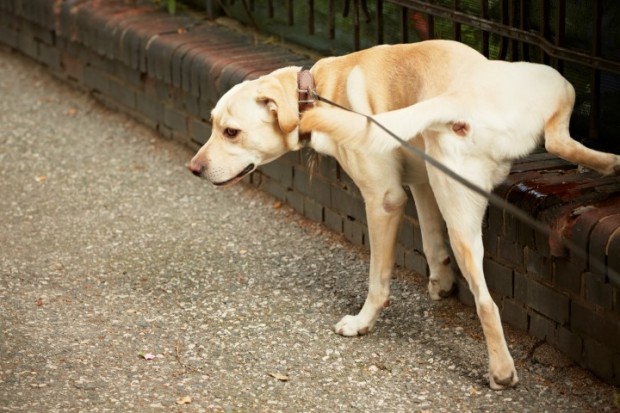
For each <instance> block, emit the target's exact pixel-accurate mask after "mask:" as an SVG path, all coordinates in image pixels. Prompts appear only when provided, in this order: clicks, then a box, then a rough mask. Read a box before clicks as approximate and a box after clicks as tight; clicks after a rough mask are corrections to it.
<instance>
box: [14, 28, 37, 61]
mask: <svg viewBox="0 0 620 413" xmlns="http://www.w3.org/2000/svg"><path fill="white" fill-rule="evenodd" d="M17 48H18V49H19V50H20V51H21V52H22V53H24V54H25V55H26V56H28V57H30V58H32V59H34V60H37V59H38V57H39V43H38V42H37V41H36V40H34V39H33V38H32V36H30V35H29V34H27V33H22V32H20V33H19V34H18V36H17Z"/></svg>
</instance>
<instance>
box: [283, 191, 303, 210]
mask: <svg viewBox="0 0 620 413" xmlns="http://www.w3.org/2000/svg"><path fill="white" fill-rule="evenodd" d="M286 203H287V204H289V205H290V206H291V207H292V208H293V209H294V210H295V211H297V213H299V214H300V215H303V213H304V197H303V195H301V194H299V193H297V192H295V191H287V192H286Z"/></svg>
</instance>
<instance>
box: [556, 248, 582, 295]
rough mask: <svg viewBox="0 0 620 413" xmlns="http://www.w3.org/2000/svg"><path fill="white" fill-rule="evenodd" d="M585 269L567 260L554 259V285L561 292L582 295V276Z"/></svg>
mask: <svg viewBox="0 0 620 413" xmlns="http://www.w3.org/2000/svg"><path fill="white" fill-rule="evenodd" d="M584 270H585V269H584V268H583V267H582V266H581V265H575V263H573V262H572V261H570V260H568V259H565V258H555V257H554V258H553V284H554V285H555V286H556V287H558V288H559V289H560V290H564V291H568V292H570V293H573V294H577V295H581V288H582V282H581V275H582V273H583V271H584Z"/></svg>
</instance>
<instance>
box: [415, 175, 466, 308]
mask: <svg viewBox="0 0 620 413" xmlns="http://www.w3.org/2000/svg"><path fill="white" fill-rule="evenodd" d="M410 188H411V193H412V194H413V199H414V201H415V206H416V210H417V211H418V221H419V223H420V230H421V232H422V245H423V248H424V255H425V256H426V261H427V263H428V267H429V269H430V276H429V281H428V292H429V293H430V296H431V298H432V299H433V300H439V299H441V298H444V297H447V296H448V295H450V294H451V293H452V291H453V290H454V285H455V284H454V282H455V279H454V272H453V271H452V267H451V266H450V254H449V253H448V249H447V246H446V239H445V236H444V225H443V220H442V218H441V212H440V211H439V207H438V206H437V201H436V200H435V195H434V194H433V190H432V189H431V187H430V185H429V184H428V183H424V184H416V185H410Z"/></svg>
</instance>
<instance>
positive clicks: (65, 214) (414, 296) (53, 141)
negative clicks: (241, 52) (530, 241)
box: [0, 49, 620, 412]
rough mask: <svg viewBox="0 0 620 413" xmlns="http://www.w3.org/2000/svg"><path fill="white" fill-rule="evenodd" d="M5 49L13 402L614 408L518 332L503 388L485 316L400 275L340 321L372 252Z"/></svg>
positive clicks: (8, 375) (89, 406) (611, 395)
mask: <svg viewBox="0 0 620 413" xmlns="http://www.w3.org/2000/svg"><path fill="white" fill-rule="evenodd" d="M191 156H192V153H191V152H190V151H189V150H187V149H186V148H183V147H180V146H179V145H178V144H175V143H173V142H169V141H166V140H164V139H162V138H160V137H159V136H157V135H156V134H155V133H154V132H153V131H151V130H150V129H148V128H146V127H144V126H142V125H140V124H138V123H136V122H135V121H134V120H132V119H130V118H128V117H126V116H125V115H123V114H120V113H115V112H112V111H110V110H108V109H106V108H104V107H103V106H101V105H100V104H98V103H97V102H95V101H94V100H92V99H91V98H90V97H89V96H88V95H86V94H84V93H83V92H80V91H77V90H74V89H72V88H71V87H70V86H69V85H66V84H64V83H62V82H60V81H57V80H56V79H54V78H53V77H51V76H50V75H49V74H48V73H47V72H46V70H45V69H44V68H42V67H40V66H38V65H37V64H35V63H33V62H31V61H29V60H27V59H25V58H23V57H21V56H19V55H16V54H13V53H10V52H8V51H6V50H3V49H0V177H1V179H0V228H2V229H1V231H0V411H3V412H4V411H8V412H12V411H18V412H78V411H84V412H104V411H106V412H159V411H162V412H170V411H180V412H220V411H225V412H238V411H239V412H263V411H264V412H277V411H283V412H338V411H342V412H357V411H360V412H442V411H446V412H456V411H458V412H467V411H472V412H481V411H493V412H496V411H511V412H522V411H531V412H543V411H549V412H569V411H572V412H574V411H579V412H588V411H589V412H603V411H615V409H616V406H617V404H616V403H617V399H619V398H620V397H618V392H617V391H616V389H614V388H613V387H611V386H608V385H605V384H603V383H601V382H599V381H598V380H597V379H596V378H594V377H593V376H592V375H590V374H589V373H587V372H585V371H583V370H581V369H580V368H578V367H576V366H574V365H571V364H570V363H569V362H568V361H566V360H565V359H564V358H563V357H562V356H560V355H559V354H557V353H556V352H555V351H553V349H551V348H550V347H549V346H547V345H546V344H541V343H538V342H537V341H536V340H535V339H532V338H530V337H527V336H525V335H523V334H521V333H519V332H516V331H514V330H511V329H507V338H508V341H509V343H510V346H511V351H512V353H513V355H514V357H515V359H516V362H517V368H518V370H519V375H520V378H521V383H520V384H519V385H518V386H517V387H516V388H515V389H511V390H504V391H500V392H495V391H492V390H490V389H489V388H488V386H487V381H486V380H485V378H484V374H485V371H486V365H487V360H486V351H485V346H484V343H483V340H482V335H481V329H480V327H479V324H478V321H477V318H476V316H475V312H474V311H473V310H472V309H471V308H468V307H465V306H463V305H462V304H461V303H459V302H458V301H457V300H456V299H454V298H449V299H446V300H444V301H442V302H439V303H435V302H432V301H431V300H430V299H429V298H428V296H427V293H426V286H425V280H424V279H423V277H421V276H419V275H416V274H411V273H409V272H404V271H400V270H399V271H396V276H395V278H396V280H395V282H394V288H393V294H392V299H391V302H392V305H391V307H390V308H388V309H387V310H386V311H385V313H384V314H383V316H382V317H381V319H380V321H379V322H378V325H377V328H376V329H375V331H374V332H372V333H371V334H369V335H367V336H364V337H361V338H353V339H351V338H343V337H339V336H338V335H336V334H334V333H333V332H332V326H333V324H334V323H335V322H337V321H338V320H339V319H340V317H342V316H343V315H345V314H347V313H353V312H355V311H357V310H358V309H359V308H360V307H361V305H362V303H363V301H364V297H365V293H366V282H367V281H366V271H367V268H368V254H367V253H366V252H365V251H363V250H361V249H359V248H355V247H352V246H351V245H349V244H347V242H346V241H345V240H344V239H342V238H341V237H340V236H337V235H334V234H332V233H330V232H328V231H326V230H325V229H323V228H322V227H320V226H318V225H316V224H313V223H310V222H308V221H306V220H304V219H302V218H301V217H299V216H298V215H296V214H295V213H294V212H292V211H291V210H290V209H289V208H287V207H286V206H282V207H278V205H277V204H276V203H275V202H274V200H273V199H272V198H269V197H268V196H266V195H264V194H262V193H260V192H258V191H256V190H254V189H252V188H248V187H244V186H237V187H233V188H230V189H225V190H222V189H216V188H214V187H212V186H210V185H209V184H208V183H207V182H205V181H201V180H198V179H197V178H195V177H193V176H192V175H191V174H190V173H189V172H188V171H187V169H186V167H185V165H186V163H187V161H188V160H189V159H190V157H191Z"/></svg>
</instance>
